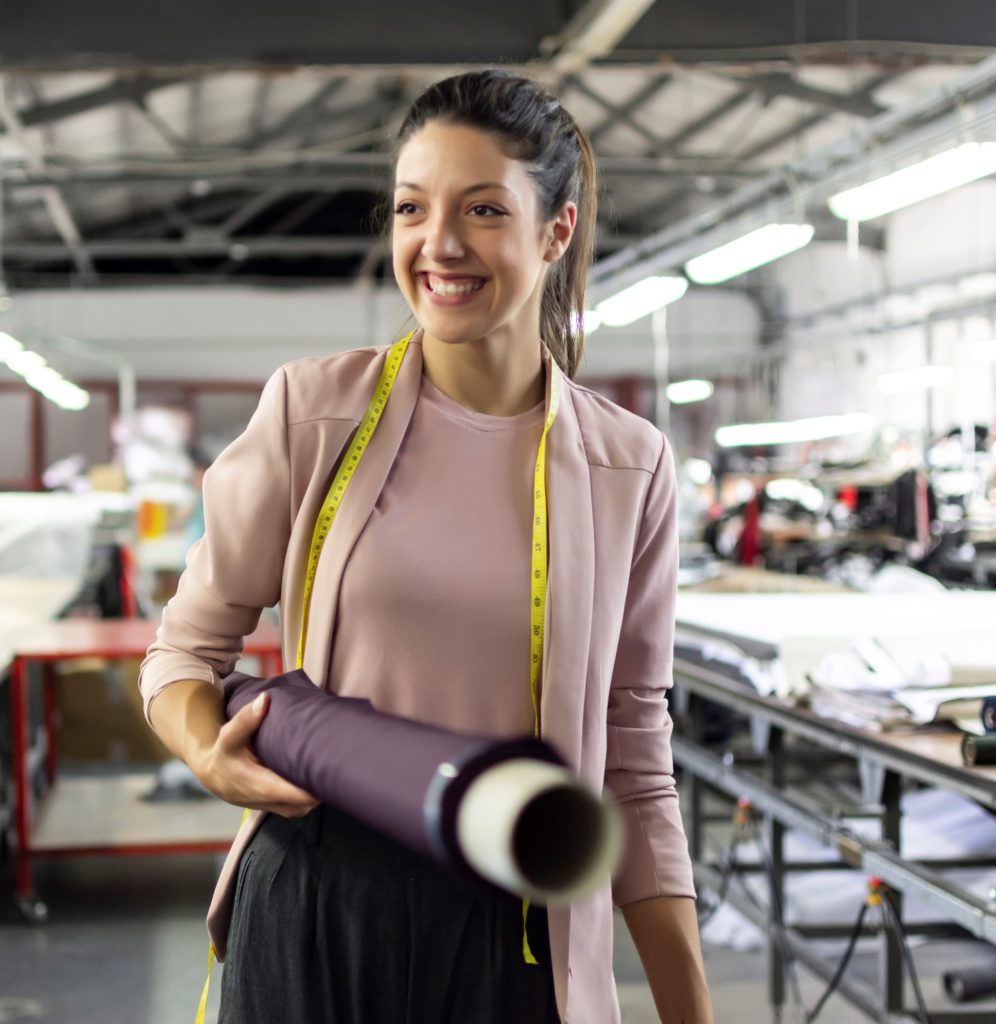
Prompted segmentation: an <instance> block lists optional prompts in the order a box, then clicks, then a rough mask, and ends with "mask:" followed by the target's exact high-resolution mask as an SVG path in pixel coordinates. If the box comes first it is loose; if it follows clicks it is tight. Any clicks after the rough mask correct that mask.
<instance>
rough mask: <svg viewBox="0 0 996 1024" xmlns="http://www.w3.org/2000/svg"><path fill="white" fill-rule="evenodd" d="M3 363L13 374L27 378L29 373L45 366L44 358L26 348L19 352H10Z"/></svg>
mask: <svg viewBox="0 0 996 1024" xmlns="http://www.w3.org/2000/svg"><path fill="white" fill-rule="evenodd" d="M4 362H5V363H6V364H7V366H8V367H9V368H10V369H11V370H13V371H14V373H17V374H20V375H21V376H22V377H27V375H28V374H29V373H33V372H34V371H35V370H40V369H41V368H42V367H43V366H44V365H45V357H44V356H43V355H40V354H39V353H38V352H32V351H31V350H30V349H27V348H26V349H22V350H21V351H19V352H11V353H10V354H9V355H8V356H7V357H6V359H4Z"/></svg>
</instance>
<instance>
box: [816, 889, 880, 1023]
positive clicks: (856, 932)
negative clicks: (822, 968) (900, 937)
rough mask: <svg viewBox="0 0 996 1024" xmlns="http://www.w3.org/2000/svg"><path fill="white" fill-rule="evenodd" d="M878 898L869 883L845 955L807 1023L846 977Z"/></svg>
mask: <svg viewBox="0 0 996 1024" xmlns="http://www.w3.org/2000/svg"><path fill="white" fill-rule="evenodd" d="M875 881H877V879H875ZM876 898H877V899H880V898H881V897H878V896H877V895H876V894H873V890H872V887H871V883H869V889H868V896H867V898H866V899H865V901H864V903H862V904H861V910H859V911H858V916H857V918H856V919H855V921H854V925H853V926H852V928H851V934H850V935H849V936H848V938H847V946H846V948H845V949H844V955H843V956H842V957H841V958H840V962H839V963H838V964H837V970H836V971H834V974H833V977H832V978H831V979H830V983H829V984H828V985H827V987H826V988H825V989H824V990H823V994H822V995H821V996H820V998H819V999H817V1000H816V1005H815V1006H814V1007H813V1009H812V1010H811V1011H810V1012H809V1015H808V1016H807V1017H806V1024H811V1022H812V1021H814V1020H816V1018H817V1017H818V1016H819V1014H820V1011H821V1010H822V1009H823V1007H824V1005H825V1003H826V1001H827V1000H828V999H829V998H830V996H831V995H833V993H834V992H835V991H836V989H837V986H838V985H839V984H840V979H841V978H843V977H844V971H846V970H847V965H848V964H849V963H850V962H851V957H852V956H853V955H854V949H855V947H856V946H857V944H858V939H859V938H860V937H861V928H862V926H863V925H864V923H865V914H867V913H868V908H869V907H870V906H872V905H873V903H872V900H873V899H876Z"/></svg>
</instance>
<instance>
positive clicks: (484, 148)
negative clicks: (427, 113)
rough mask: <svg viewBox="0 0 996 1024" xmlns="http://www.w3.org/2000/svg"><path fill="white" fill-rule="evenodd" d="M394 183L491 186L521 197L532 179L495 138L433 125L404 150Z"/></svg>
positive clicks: (460, 127)
mask: <svg viewBox="0 0 996 1024" xmlns="http://www.w3.org/2000/svg"><path fill="white" fill-rule="evenodd" d="M395 182H396V184H395V188H402V187H408V188H412V187H419V188H436V187H463V188H468V187H470V186H472V185H474V186H477V185H483V184H488V185H491V186H494V187H502V188H505V189H508V190H510V191H512V192H515V193H520V192H521V191H522V189H523V187H524V186H528V185H529V184H530V179H529V176H528V173H527V172H526V167H525V165H524V164H523V163H522V161H521V160H517V159H515V158H514V157H511V156H509V155H508V154H507V153H506V152H505V151H504V150H503V149H502V147H501V144H500V143H499V141H498V139H497V138H496V137H495V136H494V135H492V134H490V133H488V132H486V131H481V130H480V129H478V128H472V127H469V126H467V125H457V124H446V123H444V122H439V121H430V122H429V123H428V124H426V125H425V126H424V127H422V128H420V129H419V130H418V131H417V132H416V133H415V134H414V135H412V136H411V138H409V139H408V141H407V142H405V144H404V145H403V146H402V147H401V150H400V151H399V153H398V161H397V166H396V168H395Z"/></svg>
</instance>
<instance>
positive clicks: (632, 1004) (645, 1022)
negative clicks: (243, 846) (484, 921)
mask: <svg viewBox="0 0 996 1024" xmlns="http://www.w3.org/2000/svg"><path fill="white" fill-rule="evenodd" d="M214 871H215V864H214V859H213V858H210V857H200V856H190V857H177V858H172V859H169V860H167V859H163V858H142V859H121V860H99V861H98V860H94V861H67V862H61V863H52V864H46V865H42V866H40V868H39V869H38V872H37V880H38V884H39V889H40V891H42V892H43V893H44V895H45V898H46V900H47V903H48V906H49V911H50V918H49V921H48V923H47V924H45V925H40V926H29V925H24V924H21V923H19V922H17V921H16V920H15V919H14V917H13V914H12V912H11V909H10V908H9V907H5V908H4V910H3V913H2V916H0V1024H12V1022H15V1021H17V1022H20V1021H37V1022H44V1024H184V1022H188V1024H189V1022H190V1021H192V1020H193V1016H194V1009H195V1007H196V1004H197V999H198V997H199V994H200V990H201V986H202V984H203V981H204V973H205V967H206V956H207V942H206V938H205V933H204V927H203V916H204V910H205V908H206V906H207V902H208V897H209V894H210V890H211V886H212V881H213V878H214ZM617 922H618V928H617V942H616V947H617V948H616V977H617V980H618V983H619V994H620V1001H621V1004H622V1007H623V1020H624V1022H625V1024H652V1022H656V1020H657V1017H656V1014H655V1013H654V1010H653V1003H652V1000H651V998H650V993H649V990H648V988H647V986H646V983H645V981H644V979H643V972H642V968H641V967H640V964H639V960H638V958H637V956H636V953H635V951H634V949H633V947H632V944H631V942H630V941H629V936H628V933H627V932H626V928H625V925H623V923H622V919H621V918H620V917H617ZM706 959H707V970H708V974H709V982H710V987H711V991H712V996H713V1000H714V1003H715V1008H716V1019H717V1021H719V1022H731V1024H733V1022H738V1024H739V1022H751V1024H753V1022H760V1021H768V1020H771V1019H772V1018H771V1013H770V1011H769V1009H768V1006H767V999H766V995H765V982H764V979H765V958H764V956H763V954H757V953H732V952H730V951H728V950H720V949H713V948H707V950H706ZM806 980H807V979H805V978H804V982H806ZM818 991H819V986H818V985H817V984H816V983H815V982H812V983H811V984H808V983H807V984H804V992H805V994H806V997H807V1000H808V1002H809V1004H810V1005H811V1004H812V1002H813V1001H814V1000H815V997H816V994H817V992H818ZM217 993H218V984H217V975H216V978H215V982H214V984H213V985H212V996H213V998H212V999H211V1000H210V1001H209V1012H208V1018H207V1019H208V1021H211V1020H213V1014H212V1013H211V1008H212V1007H214V1006H216V999H217ZM863 1019H864V1018H862V1017H861V1016H860V1015H858V1014H856V1013H855V1012H854V1011H852V1010H850V1009H849V1008H848V1007H847V1006H845V1005H843V1004H841V1003H840V1001H839V1000H836V999H833V1000H831V1002H829V1003H828V1004H827V1007H826V1009H825V1010H824V1012H823V1014H821V1016H820V1020H821V1021H823V1022H824V1024H852V1022H857V1021H860V1020H863ZM786 1020H787V1021H790V1020H792V1017H791V1016H790V1015H788V1014H787V1015H786ZM357 1024H360V1022H357ZM427 1024H430V1022H427Z"/></svg>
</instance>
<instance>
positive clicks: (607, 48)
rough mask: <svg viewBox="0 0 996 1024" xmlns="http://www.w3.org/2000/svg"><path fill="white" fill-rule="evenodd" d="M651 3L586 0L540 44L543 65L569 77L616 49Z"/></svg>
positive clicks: (640, 0)
mask: <svg viewBox="0 0 996 1024" xmlns="http://www.w3.org/2000/svg"><path fill="white" fill-rule="evenodd" d="M653 5H654V0H588V2H587V3H586V4H585V5H584V7H582V8H581V9H580V10H579V11H578V12H577V14H575V15H574V17H573V18H571V20H570V21H569V22H568V23H567V24H566V25H565V26H564V28H563V29H562V30H561V31H560V32H559V33H557V35H555V36H550V37H548V38H546V39H544V40H542V41H541V42H540V47H539V49H540V53H541V54H542V55H543V57H544V58H545V61H544V63H545V64H546V65H547V66H548V67H549V68H551V69H552V70H553V71H556V72H559V73H560V74H572V73H573V72H575V71H580V70H581V68H583V67H584V66H585V65H587V64H590V63H591V62H592V61H593V60H597V59H598V58H600V57H606V56H608V55H609V54H610V53H612V51H613V50H614V49H615V48H616V46H617V45H618V44H619V42H621V41H622V40H623V39H624V38H625V37H626V36H627V35H629V33H630V30H631V29H632V28H633V26H634V25H635V24H636V23H637V22H638V21H639V20H640V19H641V18H642V17H643V16H644V14H646V13H647V11H648V10H649V9H650V8H651V7H653Z"/></svg>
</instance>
